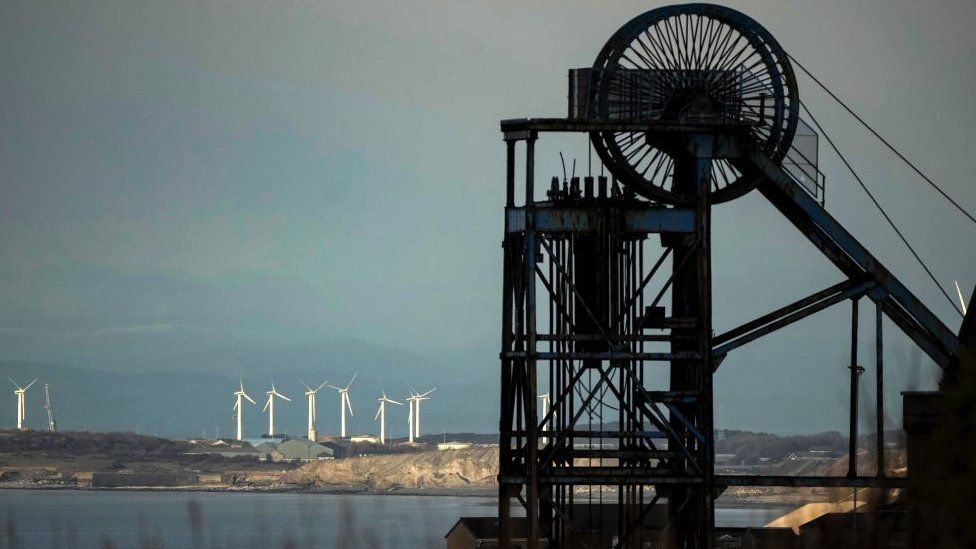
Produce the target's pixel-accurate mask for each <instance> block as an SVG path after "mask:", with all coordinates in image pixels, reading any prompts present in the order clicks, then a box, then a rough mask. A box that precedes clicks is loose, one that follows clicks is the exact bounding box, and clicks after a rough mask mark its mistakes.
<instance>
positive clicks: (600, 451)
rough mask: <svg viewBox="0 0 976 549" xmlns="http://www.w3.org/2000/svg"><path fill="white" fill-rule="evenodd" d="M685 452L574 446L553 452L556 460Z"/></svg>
mask: <svg viewBox="0 0 976 549" xmlns="http://www.w3.org/2000/svg"><path fill="white" fill-rule="evenodd" d="M682 455H683V454H682V453H681V452H678V451H676V450H647V449H644V450H620V449H616V448H572V449H569V448H567V449H565V450H563V449H557V450H556V451H555V452H553V457H554V461H567V460H571V459H657V460H662V459H670V458H680V457H681V456H682Z"/></svg>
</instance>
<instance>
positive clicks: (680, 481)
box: [498, 467, 911, 488]
mask: <svg viewBox="0 0 976 549" xmlns="http://www.w3.org/2000/svg"><path fill="white" fill-rule="evenodd" d="M582 469H585V467H574V468H573V471H572V472H571V473H570V472H567V473H562V472H561V473H559V474H543V475H540V476H539V482H540V483H541V484H556V485H559V484H579V485H585V486H586V485H588V486H612V485H615V484H627V485H643V486H672V485H692V486H693V485H698V484H702V482H703V480H702V479H701V478H700V477H685V476H675V475H670V474H664V475H648V474H635V473H634V472H633V471H627V470H626V469H620V470H617V471H602V472H601V474H593V475H591V474H583V473H581V472H580V471H581V470H582ZM601 469H605V468H601ZM526 481H527V477H525V476H521V475H505V476H499V477H498V482H499V483H501V484H525V482H526ZM714 482H715V485H716V486H719V487H724V488H728V487H730V486H767V487H783V488H906V487H908V486H910V483H911V481H910V479H908V478H906V477H793V476H764V475H715V477H714Z"/></svg>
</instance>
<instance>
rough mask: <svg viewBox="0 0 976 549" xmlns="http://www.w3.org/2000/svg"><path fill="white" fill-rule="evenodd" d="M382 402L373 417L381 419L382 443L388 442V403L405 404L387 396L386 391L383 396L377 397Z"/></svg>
mask: <svg viewBox="0 0 976 549" xmlns="http://www.w3.org/2000/svg"><path fill="white" fill-rule="evenodd" d="M376 401H377V402H379V403H380V407H379V409H378V410H376V416H374V417H373V421H376V418H379V420H380V444H386V403H387V402H389V403H390V404H396V405H397V406H403V403H402V402H397V401H395V400H391V399H389V398H387V397H386V392H385V391H384V392H383V396H382V397H380V398H378V399H376Z"/></svg>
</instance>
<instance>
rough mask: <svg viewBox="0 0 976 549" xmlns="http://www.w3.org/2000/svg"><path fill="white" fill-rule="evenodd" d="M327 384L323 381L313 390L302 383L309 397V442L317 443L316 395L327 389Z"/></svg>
mask: <svg viewBox="0 0 976 549" xmlns="http://www.w3.org/2000/svg"><path fill="white" fill-rule="evenodd" d="M325 384H326V382H325V381H323V382H322V384H321V385H319V386H318V387H316V388H315V389H312V388H311V387H309V386H308V385H305V382H304V381H303V382H302V385H305V396H306V397H308V440H311V441H312V442H315V439H316V438H317V436H316V435H317V434H318V433H316V431H315V415H316V412H315V393H317V392H319V389H321V388H322V387H325Z"/></svg>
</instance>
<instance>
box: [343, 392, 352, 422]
mask: <svg viewBox="0 0 976 549" xmlns="http://www.w3.org/2000/svg"><path fill="white" fill-rule="evenodd" d="M344 394H345V395H346V408H349V417H352V415H353V413H352V398H351V397H350V396H349V393H344Z"/></svg>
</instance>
